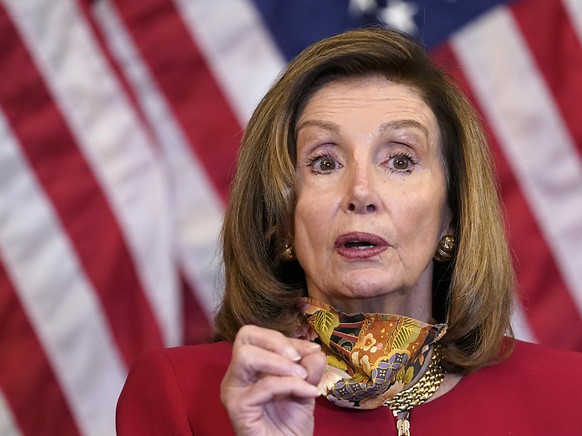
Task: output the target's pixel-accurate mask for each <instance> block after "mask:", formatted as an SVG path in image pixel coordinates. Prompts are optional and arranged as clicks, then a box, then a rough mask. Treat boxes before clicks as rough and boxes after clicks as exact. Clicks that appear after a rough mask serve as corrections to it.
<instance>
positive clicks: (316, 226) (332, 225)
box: [294, 78, 450, 318]
mask: <svg viewBox="0 0 582 436" xmlns="http://www.w3.org/2000/svg"><path fill="white" fill-rule="evenodd" d="M442 162H443V160H442V156H441V145H440V134H439V128H438V124H437V120H436V118H435V116H434V114H433V113H432V111H431V110H430V108H429V107H428V106H427V105H426V104H425V103H424V101H423V100H422V99H421V97H420V96H419V94H418V93H417V92H416V91H415V90H414V89H413V88H411V87H408V86H405V85H401V84H397V83H393V82H390V81H388V80H386V79H383V78H367V79H352V80H344V81H338V82H333V83H330V84H328V85H326V86H324V87H323V88H322V89H320V90H319V91H317V92H316V93H315V94H314V95H313V96H312V97H311V99H310V100H309V101H308V103H307V105H306V107H305V109H304V111H303V113H302V114H301V116H300V118H299V120H298V123H297V169H296V182H297V205H296V209H295V240H294V245H295V252H296V255H297V259H298V261H299V263H300V264H301V266H302V267H303V269H304V271H305V275H306V279H307V287H308V293H309V295H310V296H311V297H313V298H315V299H317V300H320V301H322V302H326V303H328V304H332V305H333V306H335V307H337V308H338V309H341V310H345V311H352V312H354V311H376V312H383V311H391V312H397V311H399V310H400V311H401V312H403V313H404V314H407V315H410V316H417V317H419V318H420V317H423V318H424V317H426V316H425V315H426V314H427V313H428V316H430V302H431V287H432V258H433V255H434V252H435V249H436V246H437V243H438V241H439V239H440V238H441V236H443V235H444V234H446V233H447V230H448V228H449V224H450V212H449V208H448V206H447V201H446V177H445V171H444V167H443V163H442Z"/></svg>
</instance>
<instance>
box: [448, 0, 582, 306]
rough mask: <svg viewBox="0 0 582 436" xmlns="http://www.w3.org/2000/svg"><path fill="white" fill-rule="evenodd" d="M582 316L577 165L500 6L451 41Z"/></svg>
mask: <svg viewBox="0 0 582 436" xmlns="http://www.w3.org/2000/svg"><path fill="white" fill-rule="evenodd" d="M452 46H453V48H454V51H455V52H456V54H457V56H458V58H459V61H460V63H461V65H462V66H463V69H464V72H465V75H466V76H467V79H468V80H469V82H470V83H471V85H472V87H473V89H474V90H475V93H476V95H477V98H478V100H479V102H480V104H481V105H482V107H483V110H484V112H485V114H486V117H487V118H488V120H489V122H490V125H491V126H492V128H493V129H494V131H495V133H496V136H497V137H498V138H499V140H500V143H501V146H502V149H503V150H504V152H505V153H506V154H507V160H508V162H509V164H510V165H511V166H512V168H513V170H514V172H515V174H516V177H517V179H518V181H519V183H520V186H521V187H522V190H523V191H524V193H525V194H526V197H527V198H528V201H529V204H530V206H531V208H532V211H533V213H534V215H535V216H536V218H537V221H538V222H539V224H540V227H541V229H542V231H543V233H544V234H545V235H546V239H547V240H548V241H549V242H548V246H549V248H550V249H551V250H552V252H553V254H554V256H555V258H556V260H557V263H558V267H559V268H560V270H561V272H562V275H563V278H564V281H565V282H566V284H567V286H568V287H569V288H570V289H571V290H572V291H573V292H572V297H573V298H574V300H575V302H576V304H577V307H578V310H579V311H580V313H581V314H582V268H581V267H580V265H582V250H580V241H582V220H581V219H580V217H581V216H582V201H580V199H581V198H582V162H581V159H580V156H579V155H578V153H577V152H576V149H575V146H574V144H573V141H572V139H571V137H570V136H569V134H568V131H567V127H566V126H565V125H564V123H563V121H562V119H561V118H560V116H559V114H558V110H557V108H556V106H555V103H554V101H553V99H552V97H551V94H550V92H549V90H548V89H547V86H546V85H545V83H544V81H543V79H542V77H541V76H540V75H539V73H538V71H537V69H536V67H535V64H534V61H533V59H532V57H531V56H530V54H529V51H528V48H527V45H526V44H525V42H524V41H523V39H522V36H521V35H520V33H519V31H518V29H517V26H516V24H515V23H514V21H513V18H512V16H511V14H510V12H509V11H508V9H506V8H505V7H500V8H496V9H495V10H493V11H492V12H491V13H489V14H487V15H486V16H485V17H484V18H483V19H480V20H479V21H478V22H476V23H474V24H472V25H470V26H468V27H467V28H466V29H464V30H463V31H461V32H459V33H458V34H456V35H455V36H454V38H453V41H452Z"/></svg>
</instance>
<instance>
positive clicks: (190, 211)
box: [94, 2, 223, 318]
mask: <svg viewBox="0 0 582 436" xmlns="http://www.w3.org/2000/svg"><path fill="white" fill-rule="evenodd" d="M94 14H95V17H96V20H97V22H98V23H99V25H100V26H101V27H102V28H103V33H104V34H105V37H106V40H107V44H108V45H109V47H110V49H111V51H112V52H113V55H114V56H115V58H116V59H117V61H118V63H119V65H121V67H122V69H123V72H124V74H125V76H126V77H127V78H128V80H129V82H130V83H131V85H132V86H133V88H134V89H135V90H136V93H137V98H138V100H139V102H140V105H141V106H142V108H143V110H144V111H145V115H146V117H147V119H148V121H149V124H150V125H151V126H152V129H153V130H154V133H155V135H156V136H157V139H158V141H159V142H160V143H161V145H162V147H163V151H164V154H165V159H166V161H167V166H168V167H169V175H168V177H170V178H171V182H170V184H171V189H172V195H173V196H174V198H173V208H174V213H175V219H176V221H177V222H176V224H175V225H176V227H177V229H176V230H177V233H178V236H177V237H178V239H179V240H178V241H176V242H177V244H178V246H179V250H180V257H181V259H180V261H181V262H182V263H183V266H184V270H185V273H186V274H187V276H188V279H189V280H190V281H191V283H193V284H194V285H195V288H196V289H195V291H196V292H197V295H196V297H197V299H198V300H199V302H200V303H201V305H202V307H203V309H204V310H205V311H206V313H207V314H208V315H209V318H212V314H213V311H214V309H215V308H216V304H217V302H218V298H219V297H220V295H218V294H217V292H216V288H217V285H218V281H219V279H220V272H219V267H218V262H217V256H216V255H217V254H218V253H217V251H216V250H217V247H218V239H219V233H220V225H221V223H222V217H223V207H222V203H221V201H220V196H219V195H218V193H216V191H215V190H214V188H213V186H212V185H211V183H210V182H209V181H208V180H207V179H206V177H205V171H204V169H203V168H202V166H201V164H200V163H199V162H198V161H197V159H196V157H195V156H193V154H192V153H191V151H190V149H189V146H188V142H187V140H186V138H185V135H184V133H183V132H182V129H181V127H180V126H179V125H178V124H177V123H176V120H175V118H174V117H173V116H172V114H171V111H170V110H169V108H168V104H167V102H166V100H165V98H164V96H163V95H162V93H161V92H160V91H159V89H158V88H157V86H156V84H155V81H154V80H153V79H152V78H151V76H150V73H149V71H148V69H147V67H146V66H145V65H144V62H143V61H142V59H141V58H140V57H139V55H138V53H137V50H136V48H135V47H134V45H133V43H132V41H131V39H130V37H129V35H128V34H127V32H126V31H125V29H124V28H123V26H122V24H121V20H120V18H119V16H118V14H117V12H116V11H115V9H114V6H113V5H112V4H111V2H98V3H96V5H95V8H94Z"/></svg>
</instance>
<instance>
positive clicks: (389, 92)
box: [297, 77, 440, 140]
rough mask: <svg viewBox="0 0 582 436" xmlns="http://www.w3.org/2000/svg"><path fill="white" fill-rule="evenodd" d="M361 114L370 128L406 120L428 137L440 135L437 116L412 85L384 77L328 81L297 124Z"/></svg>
mask: <svg viewBox="0 0 582 436" xmlns="http://www.w3.org/2000/svg"><path fill="white" fill-rule="evenodd" d="M358 113H363V114H364V115H365V119H366V120H367V121H368V122H369V123H370V125H371V127H372V126H373V125H374V123H378V122H382V121H393V120H406V121H412V122H414V123H416V124H417V125H418V126H419V127H421V128H422V129H423V130H425V131H426V132H425V133H426V134H427V136H429V137H431V138H430V139H434V140H438V139H439V137H440V132H439V127H438V122H437V119H436V117H435V115H434V113H433V112H432V110H431V109H430V107H429V106H428V105H427V104H426V103H425V101H424V99H423V98H422V96H421V95H420V93H419V92H418V90H416V89H415V88H413V87H411V86H408V85H404V84H400V83H396V82H392V81H389V80H388V79H385V78H383V77H365V78H354V79H342V80H337V81H333V82H330V83H328V84H326V85H324V86H323V87H321V88H320V89H318V90H317V91H316V92H314V93H313V95H312V96H311V97H310V98H309V99H308V101H307V102H306V104H305V106H304V109H303V111H302V112H301V114H300V116H299V119H298V123H297V127H298V128H301V126H302V125H304V124H305V123H306V122H307V124H309V121H310V120H314V119H315V120H327V119H334V120H338V121H340V122H343V121H349V120H350V118H351V117H353V116H354V115H357V114H358Z"/></svg>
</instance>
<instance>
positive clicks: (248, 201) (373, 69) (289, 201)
mask: <svg viewBox="0 0 582 436" xmlns="http://www.w3.org/2000/svg"><path fill="white" fill-rule="evenodd" d="M370 76H381V77H385V78H386V79H388V80H390V81H393V82H396V83H401V84H404V85H407V86H410V87H413V88H414V89H416V90H417V91H418V92H419V95H420V96H421V97H422V98H423V99H424V101H425V102H426V104H427V105H428V106H429V107H430V108H431V110H432V111H433V112H434V114H435V116H436V118H437V120H438V123H439V128H440V131H441V138H442V152H443V156H444V165H445V170H446V174H447V185H448V186H447V200H448V204H449V206H450V209H451V211H452V214H453V227H454V228H455V229H456V235H455V237H456V241H457V244H456V247H457V248H456V253H455V256H454V258H453V259H452V260H451V261H450V262H447V263H445V264H439V263H436V262H435V273H434V280H433V283H434V286H433V288H434V292H433V293H434V301H433V305H434V312H435V315H436V316H437V317H438V318H440V319H441V320H442V318H444V317H445V316H448V322H449V329H448V331H447V333H446V335H445V336H444V338H443V339H442V343H443V344H444V346H445V350H444V353H443V354H444V361H445V363H446V364H447V365H448V368H449V370H453V371H458V372H463V373H467V372H470V371H472V370H475V369H477V368H479V367H481V366H483V365H486V364H488V363H491V362H494V361H495V360H496V359H498V358H499V357H500V356H501V354H502V353H501V349H502V342H503V337H504V335H505V334H508V333H510V325H509V321H510V314H511V308H512V302H513V288H514V272H513V269H512V264H511V257H510V254H509V250H508V246H507V240H506V236H505V231H504V225H503V220H502V216H501V211H500V202H499V196H498V192H497V186H496V183H495V177H494V172H493V169H492V163H491V157H490V151H489V147H488V144H487V141H486V138H485V136H484V133H483V129H482V127H481V124H480V121H479V118H478V116H477V115H476V113H475V111H474V109H473V108H472V107H471V105H470V104H469V102H468V101H467V99H466V98H465V97H464V95H463V94H462V93H461V92H460V91H459V90H458V89H457V88H456V87H455V86H454V85H453V84H452V82H451V81H450V80H449V79H448V78H447V77H446V76H445V75H444V74H443V72H441V71H440V70H439V69H438V68H437V67H436V66H435V65H434V64H433V63H432V62H431V60H430V58H429V57H428V55H427V53H426V51H425V50H424V49H423V48H422V47H421V46H420V45H418V44H417V43H416V42H414V41H413V40H412V39H411V38H409V37H408V36H406V35H404V34H401V33H399V32H396V31H393V30H387V29H381V28H370V29H360V30H354V31H350V32H346V33H343V34H340V35H337V36H334V37H331V38H328V39H325V40H323V41H320V42H318V43H316V44H314V45H312V46H311V47H308V48H307V49H306V50H304V51H303V52H302V53H301V54H300V55H299V56H298V57H297V58H295V59H294V60H293V61H292V62H291V63H290V64H289V65H288V67H287V69H286V70H285V71H284V72H283V74H282V75H281V76H280V78H279V79H278V80H277V81H276V83H275V84H274V85H273V86H272V88H271V89H270V90H269V92H268V93H267V94H266V95H265V97H264V98H263V100H262V101H261V102H260V104H259V105H258V107H257V109H256V110H255V112H254V114H253V116H252V118H251V120H250V122H249V124H248V126H247V128H246V131H245V135H244V137H243V141H242V145H241V149H240V154H239V159H238V166H237V171H236V175H235V179H234V182H233V186H232V190H231V193H230V200H229V203H228V206H227V209H226V214H225V219H224V224H223V228H222V247H223V260H224V268H225V293H224V298H223V301H222V304H221V306H220V308H219V310H218V312H217V314H216V317H215V338H216V339H226V340H231V341H232V340H233V339H234V336H235V335H236V333H237V331H238V329H239V328H240V327H241V326H242V325H245V324H255V325H259V326H263V327H268V328H272V329H275V330H278V331H281V332H282V333H284V334H287V335H290V334H292V333H293V331H295V330H296V329H297V328H298V327H299V325H300V324H301V323H302V320H301V316H300V313H299V310H298V305H297V303H298V300H299V298H300V297H302V296H306V295H307V288H306V285H305V276H304V273H303V270H302V269H301V266H300V265H299V264H298V263H297V262H296V261H291V262H289V261H288V260H286V259H284V257H283V256H282V253H283V251H284V249H285V245H286V244H288V243H290V242H291V241H293V215H294V205H295V187H294V173H295V158H296V156H295V154H296V152H295V134H296V132H295V128H296V121H297V118H298V116H299V115H300V113H301V111H302V109H303V107H304V106H305V104H306V102H307V101H308V100H309V98H310V96H311V95H313V93H314V92H315V91H317V90H318V89H320V88H321V87H322V86H324V85H325V84H328V83H330V82H333V81H336V80H343V79H346V78H365V77H370ZM506 352H508V350H506Z"/></svg>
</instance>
